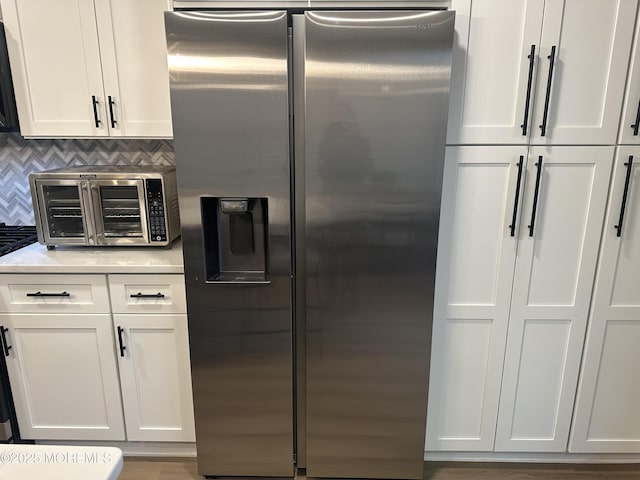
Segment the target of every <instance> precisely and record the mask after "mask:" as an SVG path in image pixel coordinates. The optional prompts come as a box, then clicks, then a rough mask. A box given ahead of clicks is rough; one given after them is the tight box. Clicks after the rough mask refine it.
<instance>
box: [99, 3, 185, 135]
mask: <svg viewBox="0 0 640 480" xmlns="http://www.w3.org/2000/svg"><path fill="white" fill-rule="evenodd" d="M95 6H96V18H97V19H98V32H99V34H100V50H101V58H102V68H103V79H104V92H105V95H106V102H107V108H108V109H109V116H108V121H109V130H110V133H111V136H117V137H171V136H172V135H173V130H172V126H171V106H170V104H169V70H168V68H167V47H166V39H165V33H164V12H165V10H168V9H170V2H169V1H167V0H135V1H133V2H132V1H131V0H95Z"/></svg>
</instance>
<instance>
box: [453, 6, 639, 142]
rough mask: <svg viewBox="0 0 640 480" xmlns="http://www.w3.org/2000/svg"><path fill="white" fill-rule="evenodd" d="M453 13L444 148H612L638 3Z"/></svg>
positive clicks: (478, 9) (491, 8) (486, 8)
mask: <svg viewBox="0 0 640 480" xmlns="http://www.w3.org/2000/svg"><path fill="white" fill-rule="evenodd" d="M452 8H453V9H455V10H456V37H455V46H454V56H453V67H452V68H453V70H452V79H453V83H452V90H451V94H452V101H451V108H450V114H449V126H448V134H447V143H448V144H523V145H524V144H528V143H533V144H544V145H552V144H584V145H593V144H602V145H607V144H613V143H615V139H616V136H617V131H618V120H619V115H620V108H621V105H622V99H623V94H624V87H625V78H626V71H627V66H628V60H629V50H630V43H631V40H632V36H633V28H634V21H635V15H636V9H637V0H615V1H602V0H546V1H543V0H452ZM543 126H544V129H543V128H542V127H543Z"/></svg>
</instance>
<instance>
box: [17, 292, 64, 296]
mask: <svg viewBox="0 0 640 480" xmlns="http://www.w3.org/2000/svg"><path fill="white" fill-rule="evenodd" d="M70 296H71V294H70V293H69V292H60V293H42V292H35V293H27V297H70Z"/></svg>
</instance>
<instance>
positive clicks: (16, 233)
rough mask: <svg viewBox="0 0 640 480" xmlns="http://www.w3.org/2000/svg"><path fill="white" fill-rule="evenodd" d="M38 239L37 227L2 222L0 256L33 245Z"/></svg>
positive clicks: (0, 224) (0, 228)
mask: <svg viewBox="0 0 640 480" xmlns="http://www.w3.org/2000/svg"><path fill="white" fill-rule="evenodd" d="M37 240H38V236H37V234H36V227H34V226H31V225H16V226H11V225H10V226H7V225H6V224H5V223H4V222H2V223H0V257H1V256H2V255H6V254H7V253H10V252H13V251H14V250H18V249H20V248H22V247H26V246H27V245H31V244H32V243H35V242H36V241H37Z"/></svg>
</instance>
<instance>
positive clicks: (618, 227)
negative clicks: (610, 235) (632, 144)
mask: <svg viewBox="0 0 640 480" xmlns="http://www.w3.org/2000/svg"><path fill="white" fill-rule="evenodd" d="M624 166H625V167H627V176H626V178H625V180H624V192H623V193H622V205H620V218H619V219H618V224H617V225H616V226H615V227H614V228H615V229H616V230H617V231H618V233H616V237H621V236H622V222H623V221H624V211H625V209H626V208H627V196H628V195H629V182H630V181H631V168H632V167H633V155H629V161H628V162H627V163H625V164H624Z"/></svg>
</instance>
